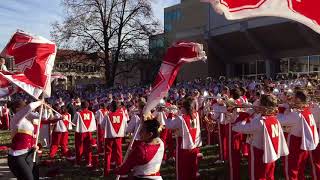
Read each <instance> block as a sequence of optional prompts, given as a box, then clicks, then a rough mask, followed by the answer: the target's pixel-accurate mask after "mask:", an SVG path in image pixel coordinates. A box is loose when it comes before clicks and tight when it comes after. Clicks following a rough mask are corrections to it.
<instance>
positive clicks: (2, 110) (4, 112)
mask: <svg viewBox="0 0 320 180" xmlns="http://www.w3.org/2000/svg"><path fill="white" fill-rule="evenodd" d="M0 118H1V129H2V130H8V129H9V124H10V123H9V109H8V108H6V107H5V106H1V107H0Z"/></svg>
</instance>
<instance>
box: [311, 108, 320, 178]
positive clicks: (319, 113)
mask: <svg viewBox="0 0 320 180" xmlns="http://www.w3.org/2000/svg"><path fill="white" fill-rule="evenodd" d="M311 111H312V114H313V116H314V120H315V121H316V124H317V127H318V133H319V134H320V106H319V105H314V106H313V108H312V109H311ZM310 160H311V163H312V166H311V167H312V179H313V180H320V143H319V144H318V146H317V148H316V149H315V150H313V151H312V152H311V153H310Z"/></svg>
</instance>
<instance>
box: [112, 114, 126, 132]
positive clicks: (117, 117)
mask: <svg viewBox="0 0 320 180" xmlns="http://www.w3.org/2000/svg"><path fill="white" fill-rule="evenodd" d="M123 116H124V112H123V110H122V109H118V110H117V111H116V112H110V113H109V120H110V123H111V124H112V127H113V129H114V131H115V132H116V133H117V134H118V132H119V130H120V128H121V125H122V121H123Z"/></svg>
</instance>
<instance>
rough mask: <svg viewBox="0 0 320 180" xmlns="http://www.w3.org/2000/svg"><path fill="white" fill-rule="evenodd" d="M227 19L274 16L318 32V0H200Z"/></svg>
mask: <svg viewBox="0 0 320 180" xmlns="http://www.w3.org/2000/svg"><path fill="white" fill-rule="evenodd" d="M200 1H201V2H209V3H211V4H212V6H213V8H214V9H215V11H217V12H218V13H220V14H224V15H225V17H226V18H227V19H229V20H237V19H245V18H253V17H261V16H275V17H282V18H287V19H291V20H294V21H297V22H300V23H302V24H304V25H306V26H308V27H310V28H311V29H313V30H314V31H316V32H317V33H320V26H319V24H320V13H319V8H320V1H319V0H200Z"/></svg>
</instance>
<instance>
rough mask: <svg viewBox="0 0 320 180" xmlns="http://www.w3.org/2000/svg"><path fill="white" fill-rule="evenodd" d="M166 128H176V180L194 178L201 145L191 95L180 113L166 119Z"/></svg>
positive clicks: (197, 120) (190, 179)
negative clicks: (173, 117) (175, 116)
mask: <svg viewBox="0 0 320 180" xmlns="http://www.w3.org/2000/svg"><path fill="white" fill-rule="evenodd" d="M166 128H168V129H177V130H178V134H179V135H178V136H179V138H178V141H179V143H178V147H177V149H178V151H177V159H176V170H177V173H176V175H177V179H178V180H185V179H188V180H195V179H197V175H198V157H197V155H198V153H199V147H200V146H201V145H202V141H201V134H200V120H199V115H198V113H197V112H196V110H195V104H194V101H193V99H192V98H191V97H188V98H186V99H185V100H184V101H183V104H182V114H181V115H180V116H178V117H177V118H175V119H174V120H172V119H167V120H166Z"/></svg>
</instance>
